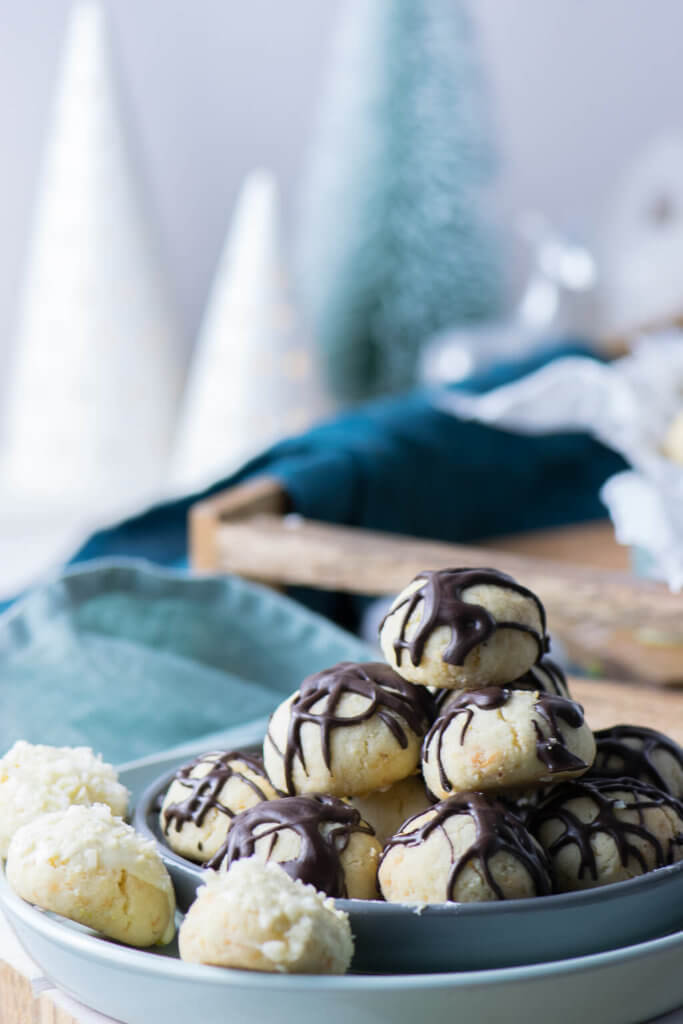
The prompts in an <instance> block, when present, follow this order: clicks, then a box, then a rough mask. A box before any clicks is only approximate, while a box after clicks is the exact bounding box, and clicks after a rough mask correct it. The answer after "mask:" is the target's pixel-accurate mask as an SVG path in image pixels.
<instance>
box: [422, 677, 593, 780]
mask: <svg viewBox="0 0 683 1024" xmlns="http://www.w3.org/2000/svg"><path fill="white" fill-rule="evenodd" d="M513 693H514V690H513V689H511V688H510V687H507V686H485V687H482V689H480V690H465V691H464V692H463V693H461V694H460V696H459V697H456V699H455V700H454V701H452V702H451V703H450V704H449V705H448V707H447V708H446V710H445V711H444V712H443V714H442V715H440V716H439V718H437V719H436V721H435V722H434V724H433V725H432V727H431V729H430V730H429V732H428V733H427V735H426V736H425V738H424V742H423V744H422V758H423V760H424V761H425V763H428V762H429V758H430V756H431V752H432V745H433V744H434V743H436V749H435V756H436V760H437V764H438V767H439V781H440V783H441V787H442V788H443V789H444V790H445V791H446V792H450V791H451V790H452V789H453V785H452V783H451V781H450V779H449V778H448V774H447V772H446V767H445V765H444V762H443V757H442V748H443V741H444V736H445V734H446V732H447V731H448V729H449V727H450V726H451V724H452V723H453V722H454V721H455V719H457V718H459V717H460V716H461V715H462V716H463V719H464V720H463V724H462V728H461V730H460V746H463V744H464V742H465V737H466V735H467V730H468V729H469V727H470V723H471V721H472V719H473V718H474V715H475V713H476V712H477V711H495V710H496V709H497V708H501V707H503V706H504V705H505V704H507V703H508V701H509V700H510V699H511V698H512V696H513ZM533 710H534V711H535V712H536V713H537V714H538V715H539V716H540V717H541V718H542V719H543V721H544V722H545V725H546V729H545V730H543V729H542V728H541V726H540V724H539V723H538V722H537V721H536V719H533V725H534V729H535V731H536V754H537V756H538V759H539V760H540V761H542V762H543V764H544V765H545V766H546V768H547V769H548V772H549V773H550V774H555V773H557V772H567V771H582V770H584V769H586V768H587V767H588V765H587V764H586V762H585V761H582V760H581V758H579V757H576V755H575V754H573V753H572V752H571V751H570V750H569V748H568V746H567V743H566V741H565V738H564V736H563V735H562V732H561V731H560V727H559V723H558V719H560V720H561V721H563V722H566V723H567V725H570V726H572V727H573V728H574V729H577V728H579V726H581V725H583V708H582V707H581V705H580V704H577V703H576V702H575V701H573V700H569V699H568V698H566V697H558V696H556V695H555V694H549V693H542V694H539V695H538V697H537V699H536V701H535V702H534V705H533ZM546 732H547V735H546Z"/></svg>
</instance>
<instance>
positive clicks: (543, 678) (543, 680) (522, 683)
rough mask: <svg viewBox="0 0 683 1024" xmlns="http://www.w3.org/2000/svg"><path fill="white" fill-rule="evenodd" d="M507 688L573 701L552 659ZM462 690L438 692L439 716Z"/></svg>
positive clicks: (548, 659) (565, 682) (544, 659)
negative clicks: (535, 691)
mask: <svg viewBox="0 0 683 1024" xmlns="http://www.w3.org/2000/svg"><path fill="white" fill-rule="evenodd" d="M507 686H508V687H509V689H511V690H538V692H539V693H550V694H554V695H555V696H556V697H567V698H568V699H571V697H570V693H569V686H568V684H567V677H566V676H565V674H564V672H563V671H562V669H561V668H560V666H559V665H556V664H555V662H554V661H552V659H551V658H542V659H541V661H539V662H538V664H537V665H532V666H531V668H530V669H529V671H528V672H525V673H524V675H523V676H520V677H519V679H513V681H512V682H511V683H508V684H507ZM462 692H463V691H462V690H437V691H436V693H435V694H434V703H435V704H436V712H437V716H439V715H442V714H444V712H445V711H446V710H447V709H448V708H449V707H450V705H451V704H452V703H453V701H454V700H457V698H458V697H459V696H460V694H461V693H462Z"/></svg>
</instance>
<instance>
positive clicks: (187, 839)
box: [159, 751, 278, 864]
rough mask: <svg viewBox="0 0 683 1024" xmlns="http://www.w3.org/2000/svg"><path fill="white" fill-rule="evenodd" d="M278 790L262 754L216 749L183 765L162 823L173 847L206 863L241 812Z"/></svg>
mask: <svg viewBox="0 0 683 1024" xmlns="http://www.w3.org/2000/svg"><path fill="white" fill-rule="evenodd" d="M277 796H278V794H277V793H276V791H275V789H274V788H273V786H272V785H271V783H270V781H269V779H268V777H267V775H266V772H265V768H264V767H263V762H262V760H261V758H260V757H255V756H254V755H253V754H242V753H240V752H239V751H211V752H209V753H207V754H201V755H200V756H199V757H197V758H195V759H194V760H193V761H190V762H189V764H185V765H183V766H182V768H179V769H178V771H177V772H176V775H175V778H174V780H173V782H172V783H171V785H170V786H169V788H168V791H167V793H166V796H165V797H164V802H163V804H162V807H161V813H160V816H159V824H160V826H161V830H162V832H163V834H164V836H165V838H166V842H167V843H168V845H169V846H170V847H171V849H172V850H175V852H176V853H179V854H180V855H181V857H187V858H188V859H189V860H193V861H197V862H198V863H200V864H202V863H204V862H205V861H207V860H209V859H210V858H211V857H213V855H214V853H215V852H216V850H217V849H218V848H219V847H220V846H221V845H222V843H224V842H225V837H226V836H227V834H228V829H229V828H230V825H231V824H232V821H233V818H234V817H235V816H236V815H237V814H240V813H241V812H242V811H245V810H246V809H247V808H248V807H253V806H254V804H257V803H260V802H261V801H262V800H275V799H276V798H277Z"/></svg>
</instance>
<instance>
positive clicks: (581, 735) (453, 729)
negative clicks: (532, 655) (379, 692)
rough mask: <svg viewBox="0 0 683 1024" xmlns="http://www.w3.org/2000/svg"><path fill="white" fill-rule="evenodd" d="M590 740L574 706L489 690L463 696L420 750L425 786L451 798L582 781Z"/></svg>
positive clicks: (536, 696)
mask: <svg viewBox="0 0 683 1024" xmlns="http://www.w3.org/2000/svg"><path fill="white" fill-rule="evenodd" d="M594 756H595V741H594V739H593V734H592V732H591V731H590V729H589V728H588V726H587V725H586V724H585V722H584V718H583V709H582V707H581V705H580V704H576V703H575V702H574V701H571V700H567V699H566V698H564V697H557V696H555V695H554V694H548V693H538V692H535V693H534V692H532V691H531V690H513V689H510V688H509V687H500V686H487V687H484V688H483V689H481V690H469V691H465V692H464V693H461V694H460V695H459V696H458V697H457V698H456V699H455V700H454V701H452V702H451V704H450V705H449V707H448V708H447V710H446V711H445V712H444V713H443V714H442V715H441V716H440V717H439V718H437V720H436V721H435V722H434V725H433V726H432V728H431V729H430V730H429V732H428V733H427V735H426V736H425V740H424V744H423V747H422V774H423V776H424V780H425V783H426V784H427V788H428V789H429V791H430V792H431V793H433V794H434V796H435V797H437V798H438V799H441V798H443V797H447V796H450V795H451V794H452V793H458V792H462V791H464V790H469V789H476V790H484V791H494V792H495V791H497V790H505V789H507V790H510V789H525V788H527V787H531V788H533V787H535V786H539V785H541V784H543V783H547V782H558V781H561V780H563V779H569V778H573V777H575V776H577V775H582V774H583V773H584V772H585V771H587V770H588V768H589V767H590V766H591V764H592V763H593V758H594Z"/></svg>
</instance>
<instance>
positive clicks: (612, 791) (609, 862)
mask: <svg viewBox="0 0 683 1024" xmlns="http://www.w3.org/2000/svg"><path fill="white" fill-rule="evenodd" d="M529 829H530V831H531V832H532V834H533V835H534V836H535V837H536V838H537V839H538V840H539V842H540V843H541V845H542V846H543V847H544V848H545V850H546V851H547V853H548V856H549V858H550V863H551V871H552V875H553V882H554V886H555V889H556V890H558V891H560V892H567V891H571V890H573V889H591V888H594V887H595V886H598V885H607V884H609V883H610V882H622V881H625V880H626V879H629V878H634V877H635V876H636V875H642V874H645V872H647V871H651V870H652V869H653V868H658V867H663V866H664V865H665V864H674V863H676V862H677V861H679V860H681V859H683V804H681V803H680V802H679V801H677V800H675V799H674V798H673V797H671V796H669V795H668V794H667V793H662V791H661V790H659V789H655V788H654V786H648V785H646V784H645V783H644V782H638V781H636V780H635V779H580V780H578V781H574V782H568V783H565V784H564V785H562V786H558V787H557V788H556V789H554V790H553V792H552V793H551V794H550V796H548V797H547V798H546V800H544V801H543V803H542V804H541V806H540V807H539V808H538V810H537V811H536V812H535V814H534V815H532V817H531V820H530V822H529Z"/></svg>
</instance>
